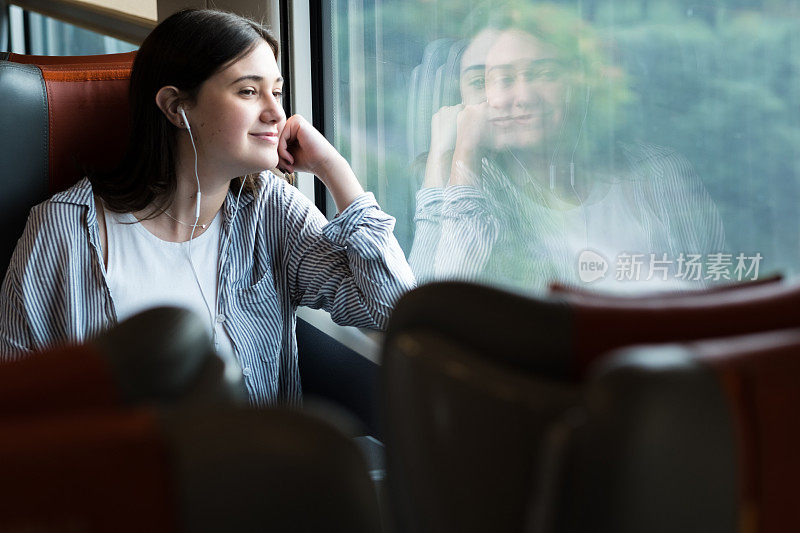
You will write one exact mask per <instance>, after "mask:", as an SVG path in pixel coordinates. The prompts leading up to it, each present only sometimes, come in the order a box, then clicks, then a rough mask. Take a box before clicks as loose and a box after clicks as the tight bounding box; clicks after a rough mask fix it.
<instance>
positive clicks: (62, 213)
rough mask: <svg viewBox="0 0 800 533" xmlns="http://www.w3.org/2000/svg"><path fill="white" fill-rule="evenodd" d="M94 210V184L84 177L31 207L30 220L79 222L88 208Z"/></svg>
mask: <svg viewBox="0 0 800 533" xmlns="http://www.w3.org/2000/svg"><path fill="white" fill-rule="evenodd" d="M87 209H89V210H90V211H93V210H94V196H93V194H92V184H91V183H90V182H89V180H88V178H83V179H81V180H80V181H78V182H77V183H76V184H75V185H73V186H72V187H70V188H69V189H66V190H64V191H60V192H57V193H55V194H54V195H53V196H51V197H50V198H48V199H47V200H45V201H44V202H42V203H40V204H37V205H36V206H34V207H33V208H32V209H31V214H30V216H29V222H36V223H39V224H49V223H58V224H60V225H69V224H79V223H80V222H81V221H82V220H85V218H84V216H83V215H84V213H85V212H86V210H87Z"/></svg>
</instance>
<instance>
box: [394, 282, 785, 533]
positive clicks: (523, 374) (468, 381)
mask: <svg viewBox="0 0 800 533" xmlns="http://www.w3.org/2000/svg"><path fill="white" fill-rule="evenodd" d="M799 304H800V287H793V286H788V285H782V284H764V285H756V286H752V287H749V288H746V289H745V288H742V289H739V290H732V291H722V292H720V293H718V294H708V295H706V296H704V297H698V296H697V295H695V296H685V297H683V296H680V297H679V296H674V295H667V296H665V297H664V298H657V297H654V298H651V299H641V298H639V299H628V300H620V299H614V300H605V299H602V300H598V299H589V298H586V299H583V300H580V301H578V300H576V299H574V298H552V297H551V298H536V297H527V296H522V295H517V294H511V293H507V292H504V291H501V290H498V289H494V288H489V287H484V286H479V285H472V284H467V283H460V282H446V283H432V284H429V285H425V286H422V287H419V288H417V289H416V290H415V291H412V292H410V293H408V294H407V295H405V296H404V298H402V299H401V300H400V302H399V303H398V305H397V307H396V310H395V312H394V314H393V316H392V319H391V321H390V325H389V330H388V331H387V335H386V338H385V341H384V347H383V366H382V368H381V379H382V386H383V399H382V404H383V408H384V427H385V429H384V436H385V440H386V451H387V486H388V489H389V493H390V495H391V500H392V501H393V502H394V505H395V506H396V511H395V513H396V516H397V519H398V520H400V521H403V520H405V521H406V522H407V525H408V526H409V527H408V528H407V529H409V530H414V531H485V530H492V529H496V530H504V531H519V530H522V529H523V528H524V527H525V524H526V521H527V520H529V517H528V515H527V513H528V510H529V506H528V501H527V500H524V499H521V498H520V496H519V495H520V494H536V493H537V488H536V485H535V483H534V480H535V479H538V477H539V476H540V475H541V472H540V471H539V470H540V466H541V465H540V463H538V456H539V455H540V454H541V453H543V450H544V448H543V447H542V446H543V444H542V443H543V442H544V435H545V434H546V433H547V431H548V428H549V427H550V425H551V424H552V422H553V421H554V420H556V419H557V418H558V417H561V416H563V415H564V413H567V412H569V411H570V410H572V409H574V408H576V407H577V406H578V405H579V400H580V395H581V394H582V386H583V382H584V380H585V375H586V372H587V371H588V369H590V368H591V367H592V365H593V364H594V363H595V362H596V361H597V360H599V359H600V358H601V357H602V356H603V355H604V354H606V353H607V352H608V351H609V350H612V349H615V348H619V347H622V346H628V345H631V344H638V343H645V342H646V343H666V342H681V341H690V340H696V339H706V338H710V337H718V336H730V335H741V334H744V333H750V332H760V331H772V330H779V329H782V328H790V327H793V326H794V327H800V313H797V311H796V310H797V309H798V307H800V305H799Z"/></svg>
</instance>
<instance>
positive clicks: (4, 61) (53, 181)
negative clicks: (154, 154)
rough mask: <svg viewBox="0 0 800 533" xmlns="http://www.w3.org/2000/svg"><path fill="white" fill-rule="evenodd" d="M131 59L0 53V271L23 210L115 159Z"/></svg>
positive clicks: (123, 131) (124, 135)
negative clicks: (0, 231)
mask: <svg viewBox="0 0 800 533" xmlns="http://www.w3.org/2000/svg"><path fill="white" fill-rule="evenodd" d="M134 56H135V53H134V52H130V53H126V54H108V55H99V56H63V57H50V56H26V55H17V54H8V53H0V100H2V102H3V107H2V109H0V143H1V144H2V146H3V153H4V157H2V158H0V176H3V178H2V186H3V194H2V195H0V224H2V225H3V228H5V230H4V231H3V237H2V241H0V274H4V273H5V270H6V268H7V266H8V262H9V260H10V258H11V253H12V252H13V250H14V246H15V245H16V242H17V239H18V238H19V236H20V235H21V234H22V230H23V228H24V227H25V221H26V219H27V217H28V211H29V210H30V208H31V207H33V206H34V205H36V204H38V203H40V202H42V201H44V200H46V199H47V198H48V197H50V196H51V195H53V194H54V193H56V192H58V191H61V190H64V189H66V188H68V187H70V186H71V185H73V184H74V183H76V182H77V181H78V180H79V179H80V178H81V177H82V176H84V175H86V171H87V170H90V169H92V170H110V169H111V168H113V167H114V166H115V165H116V164H118V163H119V161H120V160H121V158H122V155H123V152H124V149H125V143H126V142H127V140H128V130H129V127H128V124H129V122H128V121H129V111H128V80H129V79H130V70H131V66H132V65H133V58H134Z"/></svg>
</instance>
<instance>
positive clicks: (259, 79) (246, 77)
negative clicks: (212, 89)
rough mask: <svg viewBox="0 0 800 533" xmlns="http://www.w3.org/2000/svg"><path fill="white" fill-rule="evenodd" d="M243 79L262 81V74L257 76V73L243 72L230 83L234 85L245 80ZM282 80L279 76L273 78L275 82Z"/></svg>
mask: <svg viewBox="0 0 800 533" xmlns="http://www.w3.org/2000/svg"><path fill="white" fill-rule="evenodd" d="M245 80H252V81H255V82H256V83H261V82H262V81H264V76H259V75H258V74H245V75H244V76H240V77H238V78H236V79H235V80H234V81H232V82H231V85H234V84H236V83H239V82H240V81H245ZM282 81H283V78H282V77H281V76H278V77H277V78H275V83H281V82H282Z"/></svg>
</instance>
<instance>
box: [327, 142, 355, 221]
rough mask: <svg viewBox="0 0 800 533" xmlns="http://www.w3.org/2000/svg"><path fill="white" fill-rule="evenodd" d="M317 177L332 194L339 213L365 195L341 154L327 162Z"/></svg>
mask: <svg viewBox="0 0 800 533" xmlns="http://www.w3.org/2000/svg"><path fill="white" fill-rule="evenodd" d="M317 177H319V179H320V180H321V181H322V183H323V185H325V187H326V188H327V189H328V191H329V192H330V193H331V196H332V197H333V201H334V202H335V203H336V209H337V211H338V212H339V213H341V212H342V211H344V210H345V209H346V208H347V206H349V205H350V204H351V203H352V202H353V200H355V199H356V198H357V197H359V196H360V195H362V194H364V189H363V187H361V184H360V183H359V182H358V178H356V175H355V173H354V172H353V169H352V168H351V167H350V164H349V163H348V162H347V160H346V159H345V158H344V157H342V155H341V154H338V153H337V154H336V156H335V157H332V158H331V159H330V160H328V161H326V162H325V164H323V165H322V166H321V167H320V168H319V170H318V172H317Z"/></svg>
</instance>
